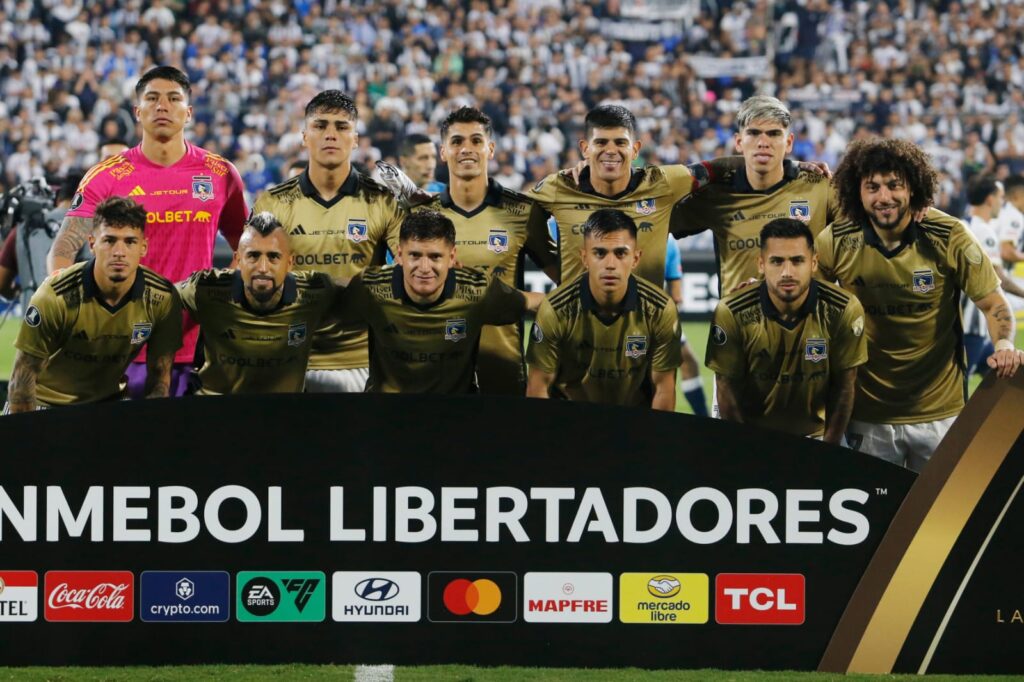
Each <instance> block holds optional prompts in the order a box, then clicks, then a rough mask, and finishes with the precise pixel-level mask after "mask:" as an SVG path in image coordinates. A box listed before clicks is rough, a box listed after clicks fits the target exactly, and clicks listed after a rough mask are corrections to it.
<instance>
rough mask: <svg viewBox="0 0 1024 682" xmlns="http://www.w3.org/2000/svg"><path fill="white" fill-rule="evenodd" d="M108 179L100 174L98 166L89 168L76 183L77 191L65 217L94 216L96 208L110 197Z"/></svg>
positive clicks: (104, 174)
mask: <svg viewBox="0 0 1024 682" xmlns="http://www.w3.org/2000/svg"><path fill="white" fill-rule="evenodd" d="M100 165H102V164H100ZM108 177H109V176H108V175H107V174H106V173H103V172H100V169H99V166H98V165H97V166H93V167H92V168H90V169H89V171H88V172H87V173H86V174H85V176H84V177H83V178H82V181H81V182H80V183H78V191H77V192H75V196H74V197H73V198H72V199H71V208H70V209H68V212H67V213H66V214H65V217H67V218H92V217H93V216H94V215H96V207H97V206H98V205H99V204H100V202H102V201H103V200H104V199H106V198H107V197H108V196H110V187H109V185H108Z"/></svg>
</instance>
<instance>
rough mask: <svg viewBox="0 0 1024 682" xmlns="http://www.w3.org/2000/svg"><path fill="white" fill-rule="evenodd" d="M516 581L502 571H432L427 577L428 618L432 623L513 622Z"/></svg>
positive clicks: (509, 574)
mask: <svg viewBox="0 0 1024 682" xmlns="http://www.w3.org/2000/svg"><path fill="white" fill-rule="evenodd" d="M517 587H518V579H517V577H516V574H515V573H508V572H504V571H488V572H468V571H459V572H456V571H435V572H433V573H430V574H429V575H428V576H427V590H428V598H427V618H428V620H430V621H431V622H434V623H512V622H514V621H515V620H516V615H517Z"/></svg>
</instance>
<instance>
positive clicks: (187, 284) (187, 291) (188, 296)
mask: <svg viewBox="0 0 1024 682" xmlns="http://www.w3.org/2000/svg"><path fill="white" fill-rule="evenodd" d="M208 272H209V270H202V271H200V272H193V273H192V276H191V277H189V278H188V279H186V280H182V281H181V282H178V283H177V284H176V285H174V286H175V288H176V289H177V290H178V296H179V297H180V299H181V305H182V307H183V308H185V310H187V311H188V312H189V314H190V315H192V317H198V315H197V311H196V289H197V287H198V285H199V278H200V277H202V276H203V274H205V273H208Z"/></svg>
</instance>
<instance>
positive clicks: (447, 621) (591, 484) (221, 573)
mask: <svg viewBox="0 0 1024 682" xmlns="http://www.w3.org/2000/svg"><path fill="white" fill-rule="evenodd" d="M0 437H2V438H3V442H4V443H5V444H7V452H6V465H5V468H4V475H3V477H2V479H0V552H2V554H0V556H2V559H0V580H3V581H4V583H5V587H4V589H3V591H2V592H0V634H2V636H0V657H2V660H3V661H4V662H5V664H7V665H27V664H34V665H39V664H45V665H64V664H106V665H115V664H116V665H128V664H149V665H156V664H170V663H177V664H186V663H213V662H223V663H233V662H252V663H278V662H300V661H305V662H338V663H343V662H359V663H385V662H386V663H395V664H430V663H475V664H483V665H499V664H518V665H541V666H588V667H605V666H638V667H644V668H655V667H662V668H702V667H719V668H775V669H813V668H814V667H815V666H816V665H817V664H818V661H819V660H820V659H821V656H822V653H823V651H824V650H825V647H826V644H827V643H828V641H829V637H830V636H831V634H832V632H833V629H834V628H835V626H836V623H837V622H838V621H839V618H840V616H841V614H842V613H843V609H844V607H845V606H846V603H847V601H848V599H849V598H850V595H851V594H852V593H853V590H854V588H855V586H856V584H857V582H858V580H859V579H860V576H861V573H862V572H863V570H864V568H865V567H866V566H867V564H868V561H869V559H870V558H871V555H872V553H873V552H874V550H875V547H876V546H877V545H878V543H879V541H880V540H881V538H882V535H883V534H884V533H885V531H886V528H887V526H888V525H889V522H890V520H891V519H892V517H893V515H894V514H895V512H896V510H897V508H898V507H899V505H900V503H901V501H902V500H903V498H904V496H905V495H906V493H907V491H908V489H909V488H910V486H911V484H912V482H913V480H914V476H913V474H911V473H909V472H907V471H905V470H902V469H899V468H896V467H893V466H890V465H888V464H885V463H883V462H881V461H879V460H876V459H873V458H870V457H867V456H863V455H858V454H856V453H854V452H852V451H850V450H845V449H840V448H835V447H830V446H827V445H823V444H821V443H819V442H816V441H812V440H808V439H800V438H793V437H789V436H786V435H783V434H780V433H774V432H768V431H760V430H757V429H752V428H750V429H748V428H744V429H738V428H736V427H735V425H730V424H726V423H723V422H719V421H715V420H710V419H697V418H693V417H689V416H686V415H678V414H665V413H656V412H652V411H647V410H627V409H621V408H612V407H602V406H596V405H582V404H574V403H565V402H557V401H538V400H515V399H506V400H502V399H478V398H468V397H467V398H464V399H462V398H440V397H434V396H369V395H355V396H344V395H341V396H312V395H302V396H287V397H264V398H205V399H200V398H193V399H179V400H162V401H146V402H138V403H125V404H116V405H96V406H88V407H80V408H67V409H55V410H51V411H48V412H43V413H35V414H29V415H15V416H12V417H8V418H4V419H3V420H0ZM1007 608H1008V607H1007ZM1007 613H1009V612H1008V611H1007ZM96 621H100V622H96Z"/></svg>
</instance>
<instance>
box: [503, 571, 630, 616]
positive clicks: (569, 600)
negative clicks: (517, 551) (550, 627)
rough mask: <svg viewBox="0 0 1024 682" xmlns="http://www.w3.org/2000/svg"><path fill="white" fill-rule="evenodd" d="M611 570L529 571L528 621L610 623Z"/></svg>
mask: <svg viewBox="0 0 1024 682" xmlns="http://www.w3.org/2000/svg"><path fill="white" fill-rule="evenodd" d="M612 583H613V581H612V574H611V573H527V574H526V575H525V576H523V620H525V621H526V622H527V623H609V622H611V620H612Z"/></svg>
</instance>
